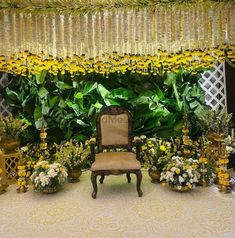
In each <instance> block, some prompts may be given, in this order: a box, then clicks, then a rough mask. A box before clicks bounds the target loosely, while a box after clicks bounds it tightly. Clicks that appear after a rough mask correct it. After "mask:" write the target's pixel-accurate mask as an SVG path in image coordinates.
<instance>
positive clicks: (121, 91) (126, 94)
mask: <svg viewBox="0 0 235 238" xmlns="http://www.w3.org/2000/svg"><path fill="white" fill-rule="evenodd" d="M110 96H111V97H113V98H120V99H123V100H128V99H130V98H133V97H134V96H135V94H134V93H133V91H131V90H129V89H126V88H116V89H114V90H112V91H111V93H110Z"/></svg>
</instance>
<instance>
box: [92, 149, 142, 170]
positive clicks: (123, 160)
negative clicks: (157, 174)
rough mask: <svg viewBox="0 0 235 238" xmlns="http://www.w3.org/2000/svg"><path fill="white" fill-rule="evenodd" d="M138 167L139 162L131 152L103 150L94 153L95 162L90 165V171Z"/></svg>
mask: <svg viewBox="0 0 235 238" xmlns="http://www.w3.org/2000/svg"><path fill="white" fill-rule="evenodd" d="M140 168H141V165H140V162H139V161H138V160H137V159H136V155H135V154H134V153H132V152H104V153H98V154H96V157H95V162H94V163H93V164H92V166H91V171H97V170H130V169H140Z"/></svg>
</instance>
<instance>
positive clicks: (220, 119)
mask: <svg viewBox="0 0 235 238" xmlns="http://www.w3.org/2000/svg"><path fill="white" fill-rule="evenodd" d="M232 116H233V114H232V113H230V114H229V113H227V112H225V111H224V110H220V111H219V110H218V111H215V110H206V111H205V112H203V113H201V114H200V116H199V120H200V121H201V123H202V126H203V127H204V130H205V131H206V132H207V138H208V139H209V140H210V141H212V142H214V141H221V140H222V139H223V138H224V136H225V135H228V133H229V129H230V126H231V119H232Z"/></svg>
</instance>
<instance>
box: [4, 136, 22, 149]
mask: <svg viewBox="0 0 235 238" xmlns="http://www.w3.org/2000/svg"><path fill="white" fill-rule="evenodd" d="M1 144H2V147H3V149H4V150H5V151H6V152H13V151H15V150H16V149H17V148H18V147H19V146H20V140H19V139H14V138H9V139H6V138H4V139H3V140H2V143H1Z"/></svg>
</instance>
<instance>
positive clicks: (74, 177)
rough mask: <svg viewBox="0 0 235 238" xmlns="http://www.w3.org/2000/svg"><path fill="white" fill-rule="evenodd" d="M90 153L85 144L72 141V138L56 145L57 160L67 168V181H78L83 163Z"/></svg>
mask: <svg viewBox="0 0 235 238" xmlns="http://www.w3.org/2000/svg"><path fill="white" fill-rule="evenodd" d="M89 153H90V149H89V147H88V146H87V145H84V144H82V143H74V142H73V141H72V140H71V141H68V142H66V143H64V144H62V145H60V146H58V151H57V153H56V157H57V162H58V163H61V164H63V165H64V166H65V167H66V168H67V170H68V181H69V182H78V181H79V177H80V176H81V174H82V168H83V165H84V164H85V162H86V158H87V157H88V155H89Z"/></svg>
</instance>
